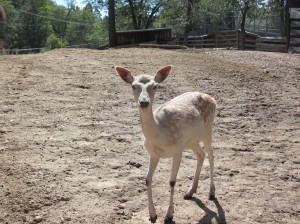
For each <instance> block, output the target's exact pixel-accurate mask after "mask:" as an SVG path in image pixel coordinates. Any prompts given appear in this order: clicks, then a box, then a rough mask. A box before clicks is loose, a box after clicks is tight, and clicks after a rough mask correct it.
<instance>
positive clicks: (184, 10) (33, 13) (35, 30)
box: [0, 0, 285, 48]
mask: <svg viewBox="0 0 300 224" xmlns="http://www.w3.org/2000/svg"><path fill="white" fill-rule="evenodd" d="M84 2H85V3H86V6H85V7H83V8H79V7H78V6H76V4H75V3H76V1H75V0H67V6H58V5H57V4H56V3H55V1H53V0H0V5H2V6H3V7H4V8H5V11H6V14H7V20H5V21H0V39H1V40H3V41H4V43H5V48H40V47H45V46H46V44H47V39H48V40H52V41H54V40H55V41H54V42H57V40H59V41H60V42H61V44H62V45H61V44H58V45H60V46H65V45H82V44H89V46H92V47H99V46H101V45H105V44H107V43H108V36H109V35H108V33H109V32H108V30H109V29H108V28H109V27H111V26H109V24H112V21H110V22H109V20H108V3H109V2H110V3H112V2H113V3H114V4H115V7H114V8H113V9H114V11H115V20H113V21H114V22H115V24H114V27H115V28H114V29H115V30H117V31H118V30H132V29H148V28H160V27H171V28H172V30H173V34H174V36H181V37H184V36H185V37H187V35H190V34H192V35H196V34H206V33H211V32H215V31H220V30H224V29H241V31H242V32H244V31H245V30H249V31H252V32H254V31H255V32H262V31H261V30H262V27H263V28H264V30H270V29H271V28H272V29H277V30H280V28H281V31H283V22H284V14H283V13H284V10H283V7H284V4H285V0H267V1H265V0H85V1H84ZM49 37H51V38H50V39H49Z"/></svg>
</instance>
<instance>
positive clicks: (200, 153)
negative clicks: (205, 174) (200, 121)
mask: <svg viewBox="0 0 300 224" xmlns="http://www.w3.org/2000/svg"><path fill="white" fill-rule="evenodd" d="M192 150H193V152H194V153H195V155H196V157H197V168H196V173H195V177H194V181H193V185H192V187H191V188H190V189H189V190H188V192H187V193H186V195H185V196H184V199H186V200H188V199H191V198H192V197H193V194H194V193H196V191H197V187H198V182H199V176H200V172H201V168H202V165H203V161H204V159H205V154H206V153H205V151H204V149H203V148H202V147H201V146H200V144H199V145H198V146H195V147H194V148H193V149H192Z"/></svg>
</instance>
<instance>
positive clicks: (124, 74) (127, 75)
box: [116, 66, 134, 84]
mask: <svg viewBox="0 0 300 224" xmlns="http://www.w3.org/2000/svg"><path fill="white" fill-rule="evenodd" d="M116 72H117V73H118V75H119V76H120V77H121V78H122V79H123V80H124V81H125V82H127V83H129V84H132V82H133V81H134V78H133V76H132V75H131V72H130V71H129V70H128V69H126V68H123V67H119V66H116Z"/></svg>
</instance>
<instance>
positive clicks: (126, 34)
mask: <svg viewBox="0 0 300 224" xmlns="http://www.w3.org/2000/svg"><path fill="white" fill-rule="evenodd" d="M171 32H172V30H171V28H161V29H147V30H129V31H118V32H117V33H116V35H117V45H131V44H138V43H146V42H155V43H160V42H164V41H166V40H170V39H171V35H172V34H171Z"/></svg>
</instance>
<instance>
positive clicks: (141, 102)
mask: <svg viewBox="0 0 300 224" xmlns="http://www.w3.org/2000/svg"><path fill="white" fill-rule="evenodd" d="M139 103H140V106H141V107H143V108H146V107H148V106H149V101H140V102H139Z"/></svg>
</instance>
